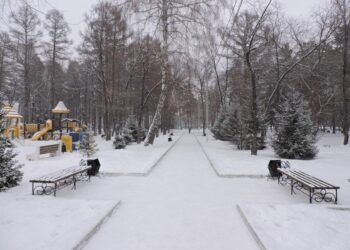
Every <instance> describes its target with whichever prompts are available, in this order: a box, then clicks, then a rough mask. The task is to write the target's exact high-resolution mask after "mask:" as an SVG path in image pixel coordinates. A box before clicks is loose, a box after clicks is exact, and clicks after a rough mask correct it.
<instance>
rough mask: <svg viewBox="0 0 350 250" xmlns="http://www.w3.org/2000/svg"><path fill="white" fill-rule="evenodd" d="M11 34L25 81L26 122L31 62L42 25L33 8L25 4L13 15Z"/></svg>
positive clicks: (28, 106)
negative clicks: (40, 25)
mask: <svg viewBox="0 0 350 250" xmlns="http://www.w3.org/2000/svg"><path fill="white" fill-rule="evenodd" d="M11 21H12V26H11V34H12V39H13V40H14V41H15V42H16V43H17V53H18V54H17V62H18V63H19V64H20V65H21V71H22V74H21V78H22V81H23V88H24V95H23V107H24V113H23V115H24V120H25V121H28V120H29V115H30V107H31V105H30V98H31V85H32V81H31V79H30V77H29V73H30V60H31V58H32V57H33V55H34V54H35V48H36V45H37V39H38V37H40V35H41V32H39V31H38V30H37V29H38V25H39V24H40V21H39V18H38V16H37V14H36V13H35V12H34V11H33V10H32V8H31V7H30V6H29V5H27V4H24V5H23V6H21V7H20V8H19V9H18V11H17V12H15V13H13V14H12V15H11Z"/></svg>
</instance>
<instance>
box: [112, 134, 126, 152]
mask: <svg viewBox="0 0 350 250" xmlns="http://www.w3.org/2000/svg"><path fill="white" fill-rule="evenodd" d="M113 146H114V148H115V149H123V148H125V147H126V143H125V139H124V137H123V136H121V135H116V136H115V137H114V142H113Z"/></svg>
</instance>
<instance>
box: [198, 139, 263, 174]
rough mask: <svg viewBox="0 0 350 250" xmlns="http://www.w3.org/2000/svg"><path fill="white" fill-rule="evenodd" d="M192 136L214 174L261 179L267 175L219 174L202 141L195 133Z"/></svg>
mask: <svg viewBox="0 0 350 250" xmlns="http://www.w3.org/2000/svg"><path fill="white" fill-rule="evenodd" d="M194 137H195V138H196V140H197V142H198V144H199V146H200V148H201V149H202V151H203V153H204V155H205V157H206V158H207V160H208V161H209V164H210V166H211V168H212V169H213V170H214V172H215V173H216V175H217V176H218V177H221V178H253V179H262V178H266V177H267V175H263V174H221V173H219V171H218V170H217V168H216V167H215V164H214V163H213V161H212V160H211V159H210V157H209V154H208V152H207V151H206V150H205V148H204V146H203V145H202V143H201V142H200V141H199V139H198V138H197V136H196V135H194Z"/></svg>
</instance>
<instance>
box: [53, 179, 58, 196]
mask: <svg viewBox="0 0 350 250" xmlns="http://www.w3.org/2000/svg"><path fill="white" fill-rule="evenodd" d="M56 190H57V183H56V182H55V187H54V190H53V196H55V197H56Z"/></svg>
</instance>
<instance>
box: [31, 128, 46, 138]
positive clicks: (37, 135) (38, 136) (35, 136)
mask: <svg viewBox="0 0 350 250" xmlns="http://www.w3.org/2000/svg"><path fill="white" fill-rule="evenodd" d="M47 132H49V129H48V128H43V129H42V130H40V131H38V132H36V133H35V134H34V135H33V137H32V141H37V140H39V139H40V138H41V137H42V136H44V135H46V133H47Z"/></svg>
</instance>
